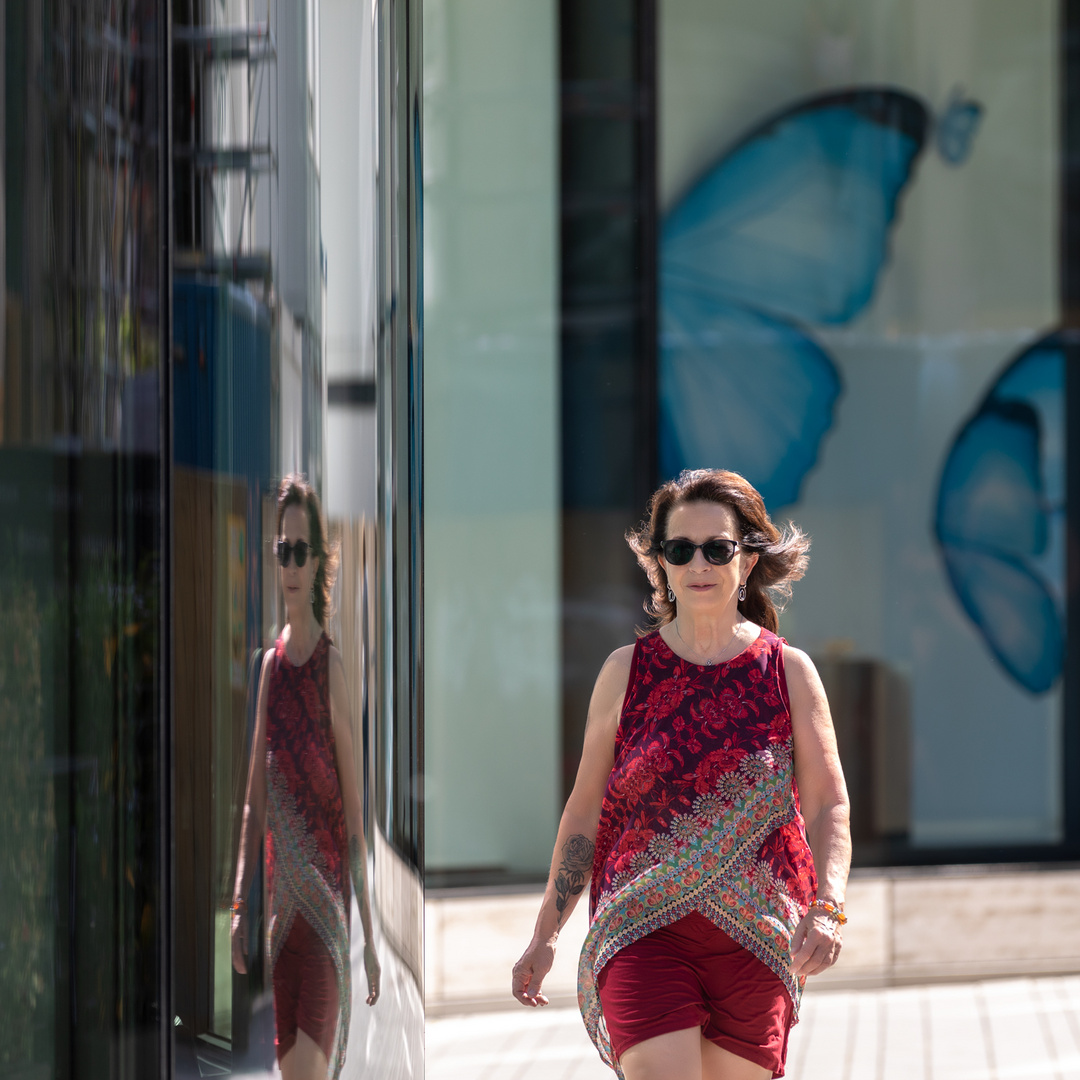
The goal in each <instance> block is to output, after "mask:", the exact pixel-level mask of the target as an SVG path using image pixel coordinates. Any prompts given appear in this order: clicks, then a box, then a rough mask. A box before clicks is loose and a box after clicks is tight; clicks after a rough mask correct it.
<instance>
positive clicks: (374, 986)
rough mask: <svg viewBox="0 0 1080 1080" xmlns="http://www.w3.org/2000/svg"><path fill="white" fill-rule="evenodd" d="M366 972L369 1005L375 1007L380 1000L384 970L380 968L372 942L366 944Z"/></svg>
mask: <svg viewBox="0 0 1080 1080" xmlns="http://www.w3.org/2000/svg"><path fill="white" fill-rule="evenodd" d="M364 971H365V972H366V973H367V984H368V996H367V1003H368V1004H369V1005H374V1004H375V1002H376V1001H378V1000H379V981H380V980H381V979H382V968H380V967H379V958H378V957H377V956H376V955H375V947H374V946H373V945H372V944H371V943H370V942H365V943H364Z"/></svg>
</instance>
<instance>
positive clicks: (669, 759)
mask: <svg viewBox="0 0 1080 1080" xmlns="http://www.w3.org/2000/svg"><path fill="white" fill-rule="evenodd" d="M783 645H784V643H783V641H782V639H780V638H778V637H777V636H776V635H775V634H772V633H770V632H769V631H768V630H762V631H761V633H760V635H759V636H758V638H757V639H756V640H755V641H754V642H753V643H752V644H751V645H749V646H748V647H747V648H746V649H744V650H743V651H742V652H741V653H739V654H738V655H737V656H735V657H733V658H732V659H731V660H729V661H727V662H726V663H724V664H717V665H715V666H713V667H704V666H702V665H700V664H692V663H690V662H689V661H687V660H683V659H681V658H680V657H678V656H676V655H675V653H674V652H672V650H671V649H670V648H669V647H668V645H667V643H666V642H665V641H664V639H663V638H662V637H661V636H660V633H659V631H653V632H652V633H650V634H648V635H646V636H645V637H642V638H640V639H639V640H638V642H637V644H636V645H635V647H634V657H633V661H632V664H631V669H630V680H629V685H628V687H627V691H626V699H625V701H624V703H623V708H622V715H621V718H620V721H619V730H618V733H617V735H616V737H615V764H614V767H613V769H612V771H611V776H610V777H609V778H608V784H607V790H606V791H605V793H604V801H603V805H602V808H601V811H600V821H599V827H598V829H597V834H596V852H595V857H594V859H593V872H592V887H591V895H590V905H589V909H590V919H591V923H590V930H589V935H588V937H587V938H586V941H585V945H584V948H583V949H582V953H581V962H580V965H579V968H578V1004H579V1005H580V1007H581V1011H582V1014H583V1016H584V1018H585V1025H586V1027H587V1028H588V1030H589V1034H590V1036H591V1037H592V1039H593V1042H594V1043H596V1046H597V1049H598V1050H599V1051H600V1055H601V1057H602V1058H603V1059H604V1060H605V1061H606V1062H607V1063H608V1064H609V1065H611V1067H612V1068H616V1067H617V1066H616V1063H615V1060H614V1055H613V1054H612V1050H611V1044H610V1042H609V1041H608V1037H607V1032H606V1030H605V1027H604V1023H603V1015H602V1013H601V1009H600V998H599V994H598V993H597V988H596V978H597V976H598V975H599V973H600V971H601V970H602V969H603V967H604V965H605V964H606V963H607V962H608V960H610V959H611V957H612V956H614V955H615V953H617V952H618V951H619V950H620V949H622V948H625V947H626V946H627V945H629V944H630V943H631V942H633V941H636V940H638V938H641V937H644V936H645V935H646V934H649V933H651V932H652V931H653V930H657V929H659V928H660V927H663V926H667V925H669V924H671V923H674V922H676V921H677V920H679V919H681V918H683V917H684V916H685V915H688V914H689V913H690V912H691V911H699V912H701V914H703V915H705V916H706V917H707V918H708V919H710V920H711V921H712V922H713V923H714V924H715V925H716V926H718V927H720V929H722V930H724V931H725V932H726V933H727V934H729V935H730V936H731V937H732V938H734V939H735V941H737V942H739V944H741V945H743V946H744V947H745V948H746V949H748V950H749V951H750V952H752V953H753V954H754V955H755V956H757V957H758V959H760V960H762V961H763V962H764V963H765V964H767V965H768V966H769V967H770V968H771V969H772V970H773V971H774V972H775V973H776V974H777V976H779V978H780V979H781V980H782V981H783V983H784V985H785V986H786V987H787V989H788V992H789V993H790V994H791V998H792V1001H793V1003H794V1005H795V1011H796V1017H797V1015H798V1006H799V999H800V997H801V990H802V987H801V982H800V981H799V980H796V979H795V977H794V976H793V975H792V972H791V966H790V962H789V953H788V947H789V944H790V941H791V937H792V934H793V933H794V931H795V928H796V926H797V925H798V923H799V922H800V921H801V919H802V918H803V916H804V915H805V914H806V911H807V908H808V906H809V904H810V902H811V901H812V900H813V898H814V895H815V893H816V891H817V876H816V874H815V872H814V862H813V856H812V854H811V852H810V847H809V844H808V843H807V840H806V831H805V828H804V826H803V819H802V815H801V813H800V812H799V795H798V790H797V787H796V784H795V773H794V766H793V761H792V750H793V748H792V731H791V710H790V703H789V701H788V694H787V684H786V681H785V678H784V652H783Z"/></svg>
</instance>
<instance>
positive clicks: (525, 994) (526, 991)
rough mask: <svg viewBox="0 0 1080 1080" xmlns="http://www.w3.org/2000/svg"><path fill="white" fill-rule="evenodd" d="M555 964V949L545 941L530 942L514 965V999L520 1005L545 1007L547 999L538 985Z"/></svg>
mask: <svg viewBox="0 0 1080 1080" xmlns="http://www.w3.org/2000/svg"><path fill="white" fill-rule="evenodd" d="M554 962H555V947H554V946H553V945H550V944H548V942H546V941H540V942H536V941H534V942H532V943H531V944H530V945H529V947H528V948H527V949H526V950H525V952H524V953H522V956H521V959H520V960H519V961H518V962H517V963H516V964H515V965H514V981H513V992H514V997H516V998H517V999H518V1001H520V1002H521V1004H522V1005H530V1006H532V1008H536V1006H537V1005H546V1004H547V1003H548V999H547V997H546V996H545V995H544V994H543V993H542V992H541V990H540V985H541V983H543V981H544V977H545V976H546V975H547V973H548V972H549V971H550V970H551V965H552V964H553V963H554Z"/></svg>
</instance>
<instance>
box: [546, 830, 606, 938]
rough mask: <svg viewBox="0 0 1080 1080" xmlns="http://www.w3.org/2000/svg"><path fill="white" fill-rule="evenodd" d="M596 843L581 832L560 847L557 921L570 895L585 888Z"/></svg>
mask: <svg viewBox="0 0 1080 1080" xmlns="http://www.w3.org/2000/svg"><path fill="white" fill-rule="evenodd" d="M595 850H596V845H595V844H594V843H593V842H592V841H591V840H590V839H589V838H588V837H587V836H585V835H583V834H582V833H575V835H573V836H571V837H568V838H567V841H566V843H565V844H563V848H562V862H561V863H560V864H559V869H558V872H557V873H556V874H555V909H556V910H557V911H558V913H559V923H560V924H561V923H562V920H563V915H564V913H565V912H566V908H567V905H568V904H569V903H570V898H571V897H572V896H577V895H578V893H580V892H581V891H582V889H584V888H585V882H586V881H588V880H589V875H590V874H592V864H593V852H594V851H595Z"/></svg>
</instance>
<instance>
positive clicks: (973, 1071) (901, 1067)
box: [426, 975, 1080, 1080]
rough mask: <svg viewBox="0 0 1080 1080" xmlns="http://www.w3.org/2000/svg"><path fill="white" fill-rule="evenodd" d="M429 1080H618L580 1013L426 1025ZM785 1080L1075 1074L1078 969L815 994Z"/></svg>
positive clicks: (516, 1013) (797, 1032) (1079, 1056)
mask: <svg viewBox="0 0 1080 1080" xmlns="http://www.w3.org/2000/svg"><path fill="white" fill-rule="evenodd" d="M426 1042H427V1048H426V1057H427V1078H428V1080H466V1078H467V1080H611V1078H612V1077H613V1076H614V1074H613V1073H612V1072H610V1070H608V1069H607V1067H606V1066H605V1065H604V1064H603V1063H602V1062H601V1061H600V1059H599V1057H598V1056H597V1054H596V1051H595V1050H594V1049H593V1046H592V1044H591V1043H590V1042H589V1039H588V1036H587V1035H586V1034H585V1029H584V1028H583V1026H582V1024H581V1019H580V1017H579V1015H578V1012H577V1010H576V1009H556V1008H554V1007H551V1006H549V1007H548V1008H546V1009H525V1008H521V1007H517V1008H515V1009H513V1010H507V1011H505V1012H497V1013H479V1014H474V1015H471V1016H464V1017H443V1018H440V1019H434V1020H429V1021H428V1022H427V1040H426ZM787 1075H788V1077H789V1080H1080V975H1069V976H1054V977H1046V978H1027V979H1008V980H997V981H994V980H988V981H983V982H971V983H955V984H937V985H931V986H918V987H899V988H890V989H882V990H858V991H836V990H832V991H829V990H819V991H814V990H813V989H811V990H810V991H808V992H807V994H806V996H805V998H804V999H803V1016H802V1021H801V1023H800V1024H798V1025H797V1026H796V1027H795V1029H794V1030H793V1031H792V1034H791V1045H790V1050H789V1054H788V1068H787Z"/></svg>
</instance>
